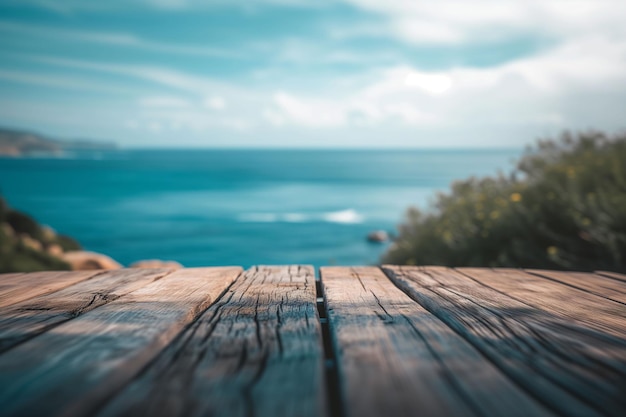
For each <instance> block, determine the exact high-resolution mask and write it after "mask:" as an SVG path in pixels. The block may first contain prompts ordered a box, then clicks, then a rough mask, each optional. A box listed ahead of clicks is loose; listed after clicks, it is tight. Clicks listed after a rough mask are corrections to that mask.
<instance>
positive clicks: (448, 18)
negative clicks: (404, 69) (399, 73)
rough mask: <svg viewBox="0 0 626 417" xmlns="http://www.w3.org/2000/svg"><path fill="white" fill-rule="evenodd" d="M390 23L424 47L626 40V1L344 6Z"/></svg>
mask: <svg viewBox="0 0 626 417" xmlns="http://www.w3.org/2000/svg"><path fill="white" fill-rule="evenodd" d="M344 1H345V2H347V3H349V4H351V5H353V6H355V7H357V8H360V9H363V10H365V11H368V12H370V13H371V12H373V13H376V14H378V15H379V16H381V17H383V18H384V19H386V22H387V25H388V27H387V31H386V33H392V34H395V36H397V37H398V38H400V39H403V40H406V41H408V42H412V43H419V44H436V43H443V44H447V43H461V42H480V41H485V40H495V39H502V38H506V37H507V36H510V35H514V34H520V33H525V34H528V35H532V36H549V37H557V38H563V37H570V36H579V35H581V34H583V35H588V34H591V33H598V32H600V33H604V34H611V33H612V34H615V33H619V34H624V33H626V25H624V24H623V16H626V2H624V1H622V0H523V1H520V0H471V1H468V0H439V1H436V2H427V1H415V0H387V1H384V2H382V1H379V0H344Z"/></svg>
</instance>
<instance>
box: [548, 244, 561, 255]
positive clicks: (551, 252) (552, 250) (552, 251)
mask: <svg viewBox="0 0 626 417" xmlns="http://www.w3.org/2000/svg"><path fill="white" fill-rule="evenodd" d="M546 252H548V255H550V256H555V255H556V254H557V253H559V248H557V247H556V246H548V248H547V249H546Z"/></svg>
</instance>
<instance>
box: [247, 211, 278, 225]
mask: <svg viewBox="0 0 626 417" xmlns="http://www.w3.org/2000/svg"><path fill="white" fill-rule="evenodd" d="M239 221H240V222H244V223H275V222H277V221H279V218H278V215H277V214H272V213H246V214H242V215H240V216H239Z"/></svg>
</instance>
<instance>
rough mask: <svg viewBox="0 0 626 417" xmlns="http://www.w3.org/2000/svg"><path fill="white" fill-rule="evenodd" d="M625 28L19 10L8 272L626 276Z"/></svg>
mask: <svg viewBox="0 0 626 417" xmlns="http://www.w3.org/2000/svg"><path fill="white" fill-rule="evenodd" d="M624 16H626V3H625V2H623V1H619V0H589V1H587V0H581V1H578V0H576V1H571V0H570V1H560V0H542V1H539V0H537V1H535V0H526V1H509V0H498V1H495V0H493V1H492V0H475V1H474V0H473V1H456V0H443V1H438V2H425V1H405V0H387V1H384V2H380V1H374V0H321V1H304V0H257V1H251V0H247V1H234V0H230V1H222V0H214V1H194V0H132V1H131V0H125V1H118V0H109V1H107V2H92V1H86V0H85V1H81V0H64V1H53V0H19V1H18V0H5V1H3V2H2V3H1V4H0V128H1V129H0V154H1V156H0V193H1V194H2V197H3V203H2V205H0V220H2V229H0V270H2V271H16V270H36V269H57V268H61V269H63V268H83V267H94V265H95V266H104V264H103V263H102V262H105V261H103V260H102V258H98V257H97V256H96V255H93V254H92V255H87V254H84V253H83V254H82V255H80V256H79V255H77V254H76V253H73V254H72V252H74V251H77V250H79V249H83V250H87V251H93V252H97V253H99V254H103V255H107V256H109V257H111V258H112V260H106V262H109V261H111V262H113V263H109V264H107V265H109V266H111V267H115V266H116V265H118V264H117V263H119V264H121V265H124V266H127V265H130V264H133V263H134V262H136V261H140V260H149V259H159V260H172V261H176V262H178V263H181V264H183V265H185V266H200V265H226V264H236V265H242V266H244V267H247V266H250V265H253V264H286V263H307V264H314V265H316V266H319V265H325V264H339V265H350V264H373V263H377V262H379V261H381V260H386V261H391V262H395V263H417V264H423V263H426V264H433V263H437V264H447V265H460V264H462V265H481V266H496V265H498V266H499V265H507V266H534V267H549V268H560V269H568V268H574V269H576V268H579V269H585V268H591V269H593V268H596V269H597V268H600V267H602V268H604V269H610V270H623V269H624V264H625V263H626V260H625V259H624V258H626V255H625V253H626V218H625V216H626V214H624V213H626V198H625V196H626V174H625V172H624V171H625V170H626V152H625V150H624V142H625V140H626V139H625V136H624V134H623V132H624V129H625V128H626V121H625V118H624V115H625V110H626V25H624V22H623V17H624ZM565 131H571V132H574V133H572V134H567V133H563V132H565ZM537 139H552V141H546V142H544V143H543V144H542V145H540V146H539V145H537V146H534V147H533V148H532V150H529V151H526V152H525V151H524V149H525V148H526V146H527V145H533V144H534V143H535V142H536V140H537ZM472 177H474V179H471V178H472ZM487 177H488V178H489V179H485V180H478V179H477V178H487ZM455 181H456V185H455V186H453V187H452V188H450V186H451V184H452V183H453V182H455ZM438 193H442V194H438ZM550 196H551V197H550ZM409 207H413V208H414V209H412V210H411V211H410V212H409V213H408V214H407V209H408V208H409ZM44 226H46V227H44ZM81 256H82V257H81ZM113 260H114V261H113ZM116 262H117V263H116Z"/></svg>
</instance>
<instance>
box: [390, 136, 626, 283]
mask: <svg viewBox="0 0 626 417" xmlns="http://www.w3.org/2000/svg"><path fill="white" fill-rule="evenodd" d="M382 261H383V262H385V263H394V264H415V265H425V264H428V265H447V266H491V267H496V266H503V267H505V266H506V267H526V268H548V269H576V270H602V269H604V270H612V271H621V272H624V271H626V134H618V135H615V136H609V135H606V134H604V133H600V132H586V133H580V134H577V135H572V134H570V133H564V134H562V135H561V137H560V138H558V139H547V140H541V141H539V142H538V143H537V145H536V146H534V147H531V148H529V149H528V150H527V152H526V154H525V155H524V156H523V157H522V158H521V160H520V161H519V162H518V164H517V167H516V169H515V170H514V172H513V173H511V174H510V175H503V174H500V175H498V176H495V177H490V178H470V179H468V180H464V181H458V182H455V183H454V184H452V188H451V190H450V191H449V192H448V193H442V194H439V195H438V196H437V198H436V201H435V202H434V204H433V205H432V207H431V208H430V210H428V211H426V212H424V211H420V210H418V209H415V208H411V209H409V211H408V213H407V216H406V220H405V222H404V223H403V224H402V225H400V227H399V237H398V239H397V240H396V242H395V243H394V244H393V245H392V246H391V248H390V249H389V250H388V252H387V253H386V254H385V255H384V257H383V259H382Z"/></svg>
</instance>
